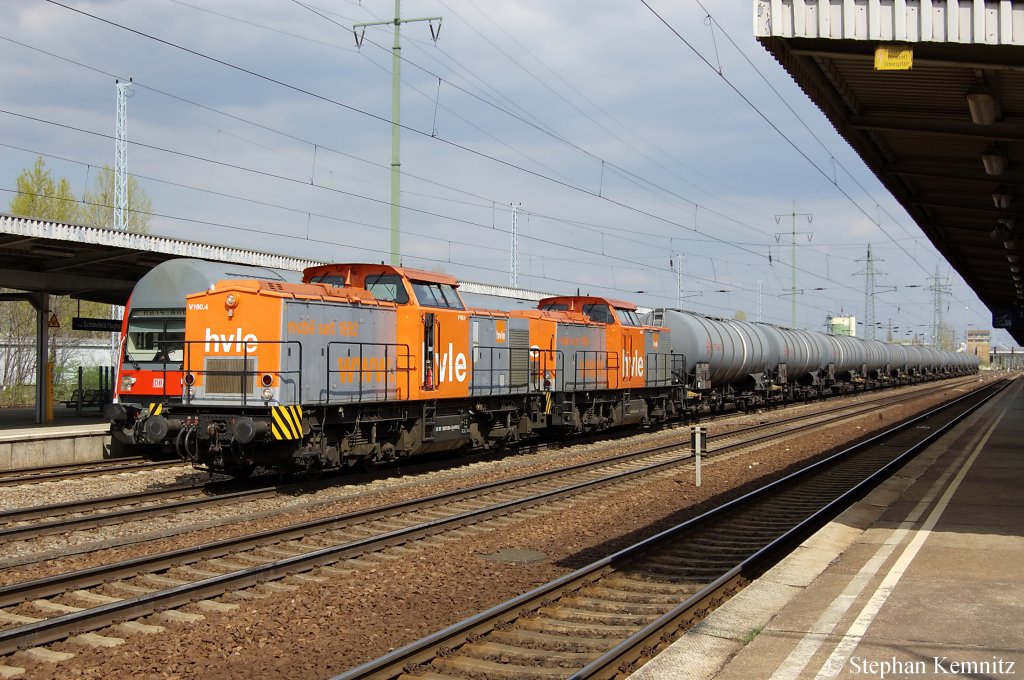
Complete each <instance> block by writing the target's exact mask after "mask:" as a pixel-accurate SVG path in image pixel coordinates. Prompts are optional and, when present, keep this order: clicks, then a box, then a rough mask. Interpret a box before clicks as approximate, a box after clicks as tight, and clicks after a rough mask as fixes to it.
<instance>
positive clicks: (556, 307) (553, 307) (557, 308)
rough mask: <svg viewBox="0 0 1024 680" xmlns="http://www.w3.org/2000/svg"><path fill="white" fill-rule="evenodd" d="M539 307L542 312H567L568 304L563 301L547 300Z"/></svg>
mask: <svg viewBox="0 0 1024 680" xmlns="http://www.w3.org/2000/svg"><path fill="white" fill-rule="evenodd" d="M540 309H541V311H542V312H568V311H569V305H567V304H565V303H564V302H549V303H548V304H546V305H544V306H543V307H541V308H540Z"/></svg>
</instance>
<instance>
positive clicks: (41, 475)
mask: <svg viewBox="0 0 1024 680" xmlns="http://www.w3.org/2000/svg"><path fill="white" fill-rule="evenodd" d="M183 466H184V463H182V462H181V461H180V460H173V461H149V460H145V459H144V458H141V457H131V458H118V459H116V460H103V461H91V462H88V463H74V464H72V465H60V466H53V467H36V468H21V469H17V470H5V471H3V472H0V486H18V485H21V484H33V483H37V482H53V481H60V480H65V479H78V478H81V477H92V476H97V475H112V474H118V473H121V472H134V471H136V470H155V469H160V468H167V467H183Z"/></svg>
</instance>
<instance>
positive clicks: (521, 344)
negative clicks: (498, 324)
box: [508, 329, 530, 387]
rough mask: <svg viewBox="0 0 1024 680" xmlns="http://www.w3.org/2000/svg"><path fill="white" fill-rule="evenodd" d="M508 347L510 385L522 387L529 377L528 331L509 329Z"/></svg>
mask: <svg viewBox="0 0 1024 680" xmlns="http://www.w3.org/2000/svg"><path fill="white" fill-rule="evenodd" d="M508 347H509V383H510V384H511V386H512V387H522V386H524V385H526V384H527V382H528V381H529V379H530V331H528V330H519V329H510V330H509V332H508Z"/></svg>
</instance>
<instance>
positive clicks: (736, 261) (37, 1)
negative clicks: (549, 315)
mask: <svg viewBox="0 0 1024 680" xmlns="http://www.w3.org/2000/svg"><path fill="white" fill-rule="evenodd" d="M647 1H648V4H649V7H648V6H646V5H645V4H644V3H643V2H641V0H586V1H584V0H561V1H560V2H550V1H542V0H511V1H508V2H494V1H493V0H490V1H485V0H406V1H405V2H402V5H401V14H402V18H403V19H419V18H426V17H441V21H440V22H438V21H436V20H434V21H432V22H429V23H428V22H426V21H416V22H409V23H404V24H403V25H402V31H401V35H402V40H401V44H402V58H403V61H402V67H401V74H402V88H401V98H402V112H401V122H402V125H403V129H402V132H401V168H402V172H403V178H402V194H401V205H402V211H401V257H402V262H403V264H405V265H407V266H413V267H419V268H424V269H434V270H441V271H446V272H449V273H451V274H454V275H455V276H457V277H459V278H460V279H463V280H469V281H478V282H483V283H495V284H502V285H508V284H509V281H510V275H509V270H510V243H511V231H512V224H513V206H516V207H517V208H518V217H517V221H516V223H517V230H518V234H519V238H518V262H519V266H518V284H519V286H520V287H523V288H529V289H533V290H539V291H548V292H555V293H570V292H572V293H574V292H575V291H576V290H577V289H579V290H580V291H581V292H584V293H593V294H604V295H609V296H613V297H617V298H625V299H629V300H633V301H635V302H637V303H638V304H640V305H646V306H667V305H672V306H675V304H676V301H677V273H676V271H677V270H678V271H679V272H680V273H681V285H682V289H683V292H682V294H683V296H684V299H683V305H684V306H685V307H687V308H689V309H693V310H696V311H699V312H702V313H706V314H710V315H718V316H732V315H733V314H734V313H735V312H736V311H737V310H743V311H744V312H746V314H747V316H748V318H749V319H751V320H756V319H757V318H758V314H760V317H761V319H763V320H764V321H769V322H773V323H779V324H783V325H790V322H791V318H790V316H791V306H790V302H791V299H792V295H791V293H790V289H791V286H792V269H791V264H792V256H791V245H790V242H791V239H792V232H793V231H794V229H795V231H796V232H798V233H797V237H796V239H797V243H798V245H797V260H796V264H797V284H796V288H797V295H796V299H797V308H798V309H797V325H798V326H799V327H803V328H812V329H821V328H823V327H824V324H825V319H826V317H827V316H829V315H840V314H852V315H855V316H857V317H858V318H859V319H861V320H863V317H864V303H865V299H864V298H865V296H864V288H865V277H864V276H863V275H860V274H859V273H861V272H864V271H865V270H866V262H865V261H864V259H865V256H866V252H867V248H868V244H870V245H871V249H872V253H873V256H874V257H875V258H876V260H877V262H876V263H875V269H876V271H877V272H878V274H877V275H876V288H877V289H878V294H877V295H876V298H875V299H876V311H875V318H876V320H877V321H879V322H881V323H882V326H883V327H882V328H881V329H880V330H879V331H878V337H880V338H881V339H885V336H886V334H887V332H888V326H889V324H890V323H891V325H892V326H893V327H894V328H895V330H894V331H893V335H894V336H895V337H896V338H907V337H909V336H910V335H913V334H916V335H917V336H918V337H920V338H921V339H922V340H925V341H928V340H930V335H931V327H932V320H933V308H934V293H933V292H932V291H931V290H929V287H930V286H932V285H933V284H934V283H935V281H934V280H933V278H932V277H934V275H935V273H936V269H937V270H938V274H939V278H940V282H941V283H947V282H948V284H949V290H950V294H949V295H947V296H945V298H944V303H943V314H944V316H945V318H946V319H948V320H950V321H951V322H952V323H953V324H954V326H955V328H956V330H957V333H958V336H959V338H961V339H962V337H963V334H964V332H965V330H966V329H967V328H968V327H970V326H973V327H980V328H988V327H989V326H990V324H991V315H990V314H989V312H988V310H986V309H985V307H984V306H983V305H982V304H981V303H980V302H979V301H978V299H977V297H976V296H975V295H974V293H973V292H972V291H971V290H970V289H969V288H968V287H967V286H966V285H965V284H964V283H963V281H962V279H961V278H960V277H959V276H958V275H957V274H956V272H954V271H952V269H951V267H950V266H949V265H948V264H947V263H946V262H945V260H944V259H942V258H941V256H939V255H938V254H937V253H936V251H935V249H934V248H933V247H932V246H931V245H930V243H929V242H928V240H927V238H925V237H924V236H923V235H922V234H921V232H920V230H919V229H918V228H917V227H916V226H915V225H914V223H913V222H912V220H911V219H910V218H909V217H908V216H907V215H906V213H905V212H904V211H903V210H902V209H901V208H900V207H899V205H898V204H897V203H896V202H895V201H894V200H893V199H892V198H891V197H890V196H889V195H888V193H887V192H886V191H885V190H884V188H882V186H881V185H880V184H879V183H878V182H877V181H876V180H875V179H874V177H873V175H871V173H870V172H868V171H867V170H866V169H865V167H864V165H863V163H861V162H860V160H859V158H858V157H857V156H856V154H854V153H853V152H852V151H851V150H850V148H849V147H848V146H847V145H846V143H845V142H844V141H842V139H841V138H839V137H838V135H836V134H835V132H834V130H833V129H832V128H831V126H830V125H829V124H828V122H827V121H826V120H825V118H824V116H823V114H821V113H820V112H819V111H818V110H817V109H816V108H815V107H814V106H813V105H811V104H810V102H809V100H808V99H807V97H806V96H805V95H804V94H803V93H802V92H801V91H800V90H799V88H797V87H796V86H795V84H794V83H793V81H792V80H791V78H790V77H789V76H788V75H787V74H786V73H785V72H784V71H783V69H782V68H781V67H780V66H779V65H778V64H777V63H776V62H775V61H774V60H773V59H772V58H771V57H770V56H769V55H768V54H767V53H766V52H765V51H764V49H763V48H761V46H760V45H759V44H758V43H757V42H756V40H755V39H754V38H753V29H752V17H751V14H752V3H751V2H750V1H749V0H729V1H728V2H714V3H712V2H707V0H704V2H703V7H702V5H701V4H700V3H698V2H696V0H672V1H671V2H669V1H668V0H647ZM61 4H63V5H66V6H61ZM69 7H70V8H69ZM705 7H706V8H707V10H708V11H710V12H711V15H710V16H709V15H708V12H707V11H705V9H704V8H705ZM75 10H80V12H82V13H80V12H76V11H75ZM394 10H395V3H394V2H391V1H390V0H361V1H357V0H313V1H312V2H305V1H303V2H298V0H245V1H244V2H243V1H241V0H131V2H129V1H127V0H92V1H88V2H87V1H84V0H61V3H60V4H57V3H51V2H48V1H46V0H3V2H0V17H2V19H3V21H2V22H0V26H2V28H0V38H2V39H0V91H3V92H4V103H3V104H2V106H0V109H2V112H0V192H2V195H0V205H2V206H3V207H6V206H7V205H9V203H10V199H11V198H12V197H13V195H14V194H13V193H12V190H13V189H14V188H15V186H16V178H17V176H18V175H19V174H20V173H21V172H22V170H24V169H25V168H27V167H29V166H31V164H32V163H33V161H34V160H35V158H36V156H37V155H42V156H43V158H44V160H45V161H46V164H47V166H48V167H49V168H50V169H51V170H52V172H53V173H54V175H55V176H57V177H66V178H67V179H68V180H69V181H70V183H71V186H72V189H73V191H74V192H75V194H76V195H77V196H79V197H80V196H81V195H82V193H83V191H84V189H85V188H86V186H87V185H91V184H92V182H94V181H95V176H96V172H97V169H98V168H101V167H102V166H104V165H109V166H113V163H114V160H113V159H114V141H113V135H114V123H115V80H116V79H123V80H127V79H128V78H132V79H133V83H134V85H133V88H132V90H133V94H132V96H131V98H130V99H129V100H128V138H129V140H130V145H129V149H128V167H129V171H130V172H131V173H132V174H133V175H134V176H136V177H137V178H138V180H139V182H140V183H141V185H142V186H143V187H144V188H145V190H146V192H147V193H148V195H149V196H150V198H151V200H152V204H153V208H152V209H153V215H152V216H151V218H150V231H151V233H153V234H158V235H163V236H170V237H174V238H183V239H193V240H201V241H206V242H211V243H219V244H226V245H231V246H236V247H243V248H252V249H255V250H262V251H268V252H274V253H281V254H285V255H290V256H295V257H303V258H310V259H316V260H325V261H339V262H343V261H381V260H388V259H389V257H390V255H389V248H390V207H389V200H390V191H391V183H390V164H391V124H390V121H391V45H392V42H393V33H392V26H380V27H369V28H366V29H365V37H364V42H363V44H362V47H361V48H359V49H357V47H356V44H355V39H354V36H353V31H352V25H353V24H355V23H365V22H375V21H385V20H390V19H391V18H392V17H393V16H394ZM655 12H656V13H657V14H655ZM83 13H88V14H83ZM89 15H92V16H89ZM659 15H660V17H659ZM662 20H664V22H663V21H662ZM439 23H440V32H439V34H438V40H437V42H436V44H435V43H434V42H433V41H432V32H431V27H432V28H433V30H434V32H435V33H436V32H437V30H438V27H439ZM666 23H667V24H668V25H666ZM114 24H117V25H114ZM836 185H838V188H837V186H836ZM793 213H796V216H795V217H794V216H793ZM794 222H795V226H794ZM759 290H760V291H761V293H760V296H759V294H758V291H759ZM638 291H643V292H638ZM858 334H862V331H858ZM994 338H995V339H996V340H997V341H999V342H1005V343H1009V342H1010V341H1009V337H1008V336H1007V335H1006V334H1005V333H1004V332H1002V331H998V332H996V333H995V334H994Z"/></svg>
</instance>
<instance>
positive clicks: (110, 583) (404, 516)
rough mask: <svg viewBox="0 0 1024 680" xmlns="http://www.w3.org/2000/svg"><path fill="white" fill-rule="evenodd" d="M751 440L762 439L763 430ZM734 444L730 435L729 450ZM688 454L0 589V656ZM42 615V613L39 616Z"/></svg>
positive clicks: (498, 485)
mask: <svg viewBox="0 0 1024 680" xmlns="http://www.w3.org/2000/svg"><path fill="white" fill-rule="evenodd" d="M861 406H863V405H861ZM818 424H820V423H818ZM758 427H760V426H758ZM798 427H806V425H804V426H798ZM772 436H778V435H777V434H776V435H772ZM754 439H755V440H757V439H764V435H761V436H759V437H755V438H754ZM749 443H750V442H749V441H747V442H744V444H749ZM740 446H741V444H740V443H733V444H731V445H730V448H732V449H735V448H739V447H740ZM722 450H724V447H722V448H720V449H719V451H722ZM689 459H690V456H689V452H688V451H686V452H682V451H680V447H679V445H678V444H674V445H672V446H662V447H658V448H657V449H654V450H650V451H647V452H642V453H641V452H634V453H631V454H627V455H624V456H621V457H619V458H617V459H613V460H605V461H600V462H592V463H587V464H582V465H577V466H572V467H569V468H565V469H559V470H555V471H548V472H545V473H538V474H535V475H530V476H527V477H524V478H519V479H515V480H505V481H501V482H495V483H491V484H486V485H481V486H479V487H474V488H471V489H465V490H462V491H459V492H456V493H451V494H444V495H439V496H435V497H431V498H421V499H418V500H416V501H413V502H409V503H401V504H393V505H390V506H384V507H378V508H373V509H370V510H367V511H363V512H358V513H350V514H347V515H343V516H339V517H331V518H327V519H321V520H316V521H312V522H306V523H303V524H298V525H293V526H289V527H283V528H280V529H274V530H268V531H264V532H260V533H256V534H251V535H248V536H243V537H238V538H232V539H225V540H221V541H216V542H213V543H208V544H205V545H202V546H196V547H193V548H187V549H182V550H177V551H173V552H169V553H163V554H159V555H151V556H146V557H141V558H136V559H133V560H127V561H124V562H120V563H117V564H113V565H106V566H102V567H96V568H93V569H88V570H84V571H79V572H72V573H68V574H61V575H58V576H53V577H48V578H44V579H38V580H36V581H30V582H25V583H19V584H13V585H10V586H6V587H2V588H0V607H2V608H3V609H0V625H2V626H3V627H5V630H2V631H0V654H11V653H13V652H15V651H17V650H18V649H22V648H25V647H30V646H34V645H42V644H48V643H51V642H54V641H57V640H61V639H65V638H67V637H68V636H72V635H77V634H79V633H81V632H82V631H95V630H99V629H102V628H104V627H106V626H110V625H111V624H114V623H117V622H121V621H124V620H129V619H134V618H139V617H143V616H147V615H149V614H153V613H154V612H158V611H164V610H172V609H175V608H180V607H187V606H190V605H191V607H190V608H191V609H195V608H199V609H200V610H202V608H203V607H207V608H210V609H214V610H223V609H224V608H230V607H233V606H237V605H234V604H232V603H230V602H227V603H225V602H213V601H212V600H210V598H215V597H219V596H221V595H224V594H225V593H231V597H232V598H239V599H245V598H255V597H260V596H261V594H260V592H259V588H261V587H263V588H266V587H267V586H260V584H264V583H267V582H271V581H274V580H275V579H284V580H283V581H281V582H277V583H272V584H269V585H272V586H275V587H277V588H282V589H288V588H294V587H296V586H295V585H294V582H295V580H296V579H298V580H302V579H306V580H323V579H327V578H330V577H331V575H332V574H337V573H338V572H339V570H351V569H354V568H355V567H353V566H351V563H349V562H345V560H352V559H354V558H358V557H360V556H363V555H366V554H367V553H369V552H374V551H381V550H384V549H387V548H389V547H393V546H400V545H404V544H410V545H411V544H412V543H413V542H414V541H416V540H419V539H423V538H428V537H431V536H435V535H438V534H442V533H446V534H449V535H458V533H459V532H460V531H476V530H478V529H477V528H476V527H469V525H473V524H480V523H483V522H485V521H487V522H490V526H494V527H500V526H501V523H502V522H506V521H508V520H506V519H503V518H504V517H505V516H506V515H509V514H512V513H515V512H521V511H523V510H526V509H529V508H535V507H541V506H545V511H547V512H552V511H555V510H557V507H558V503H559V502H560V501H563V500H566V499H574V498H576V497H578V496H579V495H581V494H584V493H593V492H595V491H599V490H601V489H602V488H604V487H608V486H610V485H622V484H629V483H642V480H643V478H644V477H646V476H648V475H654V474H659V473H667V474H675V471H676V469H678V467H679V466H681V465H687V464H689ZM619 488H621V486H620V487H619ZM467 527H469V528H467ZM403 549H404V548H403ZM246 589H249V590H246ZM192 603H195V604H194V605H192ZM27 612H34V614H33V615H29V614H28V613H27ZM36 614H38V615H39V616H37V615H36ZM47 614H49V615H50V617H49V618H42V616H45V615H47ZM182 615H185V616H196V615H197V613H196V612H194V611H193V612H184V613H183V614H182Z"/></svg>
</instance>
